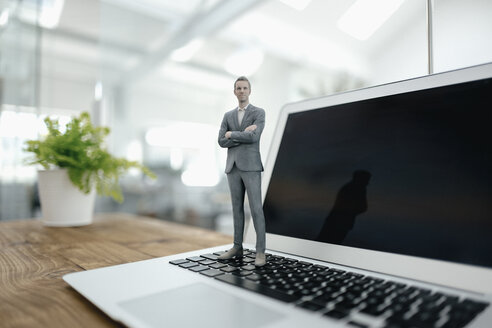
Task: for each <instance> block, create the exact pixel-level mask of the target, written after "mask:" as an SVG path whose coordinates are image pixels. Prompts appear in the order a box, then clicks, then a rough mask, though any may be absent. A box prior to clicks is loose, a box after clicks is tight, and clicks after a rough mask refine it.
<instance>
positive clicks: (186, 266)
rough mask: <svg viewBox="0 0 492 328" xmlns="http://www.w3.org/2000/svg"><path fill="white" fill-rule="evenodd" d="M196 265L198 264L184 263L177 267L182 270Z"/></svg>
mask: <svg viewBox="0 0 492 328" xmlns="http://www.w3.org/2000/svg"><path fill="white" fill-rule="evenodd" d="M197 265H198V263H196V262H186V263H183V264H180V265H179V266H180V267H182V268H185V269H188V268H191V267H194V266H197Z"/></svg>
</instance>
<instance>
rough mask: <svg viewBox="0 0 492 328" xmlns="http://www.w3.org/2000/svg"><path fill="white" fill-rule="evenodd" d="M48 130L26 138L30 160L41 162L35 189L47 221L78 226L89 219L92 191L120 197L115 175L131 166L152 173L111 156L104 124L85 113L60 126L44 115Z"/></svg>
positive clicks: (92, 208) (49, 223)
mask: <svg viewBox="0 0 492 328" xmlns="http://www.w3.org/2000/svg"><path fill="white" fill-rule="evenodd" d="M44 122H45V124H46V127H47V128H48V134H47V135H46V136H44V137H42V138H41V139H40V140H29V141H27V142H26V145H27V147H26V148H25V150H26V151H27V152H31V153H33V154H34V157H33V158H32V159H30V160H29V162H28V163H29V164H40V165H41V166H43V168H44V170H40V171H38V190H39V197H40V201H41V210H42V213H43V222H44V224H46V225H51V226H77V225H85V224H89V223H91V222H92V214H93V211H94V200H95V194H96V192H97V193H98V194H100V195H105V196H111V197H112V198H113V199H115V200H116V201H118V202H122V201H123V195H122V192H121V188H120V186H119V183H118V181H119V178H120V177H121V175H122V174H124V173H125V172H126V171H127V170H128V169H129V168H132V167H136V168H139V169H140V170H142V172H143V173H144V174H146V175H147V176H150V177H155V175H154V173H152V172H151V171H150V170H149V169H148V168H146V167H145V166H143V165H141V164H139V163H138V162H135V161H128V160H126V159H124V158H116V157H114V156H112V155H111V154H110V153H109V152H108V151H107V150H106V148H105V146H104V140H105V138H106V136H107V135H108V134H109V132H110V129H109V128H108V127H95V126H93V125H92V122H91V118H90V115H89V113H87V112H83V113H81V114H80V116H79V117H74V118H72V120H71V121H70V122H69V123H68V124H67V125H66V129H65V132H62V131H61V126H60V123H59V121H58V120H55V119H50V118H48V117H47V118H45V120H44Z"/></svg>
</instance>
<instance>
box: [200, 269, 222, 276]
mask: <svg viewBox="0 0 492 328" xmlns="http://www.w3.org/2000/svg"><path fill="white" fill-rule="evenodd" d="M200 273H201V274H203V275H205V276H207V277H217V276H220V275H222V274H224V272H222V271H219V270H215V269H208V270H204V271H200Z"/></svg>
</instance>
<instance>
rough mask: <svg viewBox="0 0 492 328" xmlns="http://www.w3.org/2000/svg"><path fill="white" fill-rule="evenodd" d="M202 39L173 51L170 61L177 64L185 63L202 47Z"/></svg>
mask: <svg viewBox="0 0 492 328" xmlns="http://www.w3.org/2000/svg"><path fill="white" fill-rule="evenodd" d="M202 45H203V39H194V40H193V41H191V42H188V44H187V45H185V46H184V47H181V48H178V49H176V50H174V51H173V52H172V54H171V59H172V60H174V61H178V62H186V61H188V60H190V59H191V57H193V55H194V54H195V53H196V52H197V51H198V50H199V49H200V48H201V47H202Z"/></svg>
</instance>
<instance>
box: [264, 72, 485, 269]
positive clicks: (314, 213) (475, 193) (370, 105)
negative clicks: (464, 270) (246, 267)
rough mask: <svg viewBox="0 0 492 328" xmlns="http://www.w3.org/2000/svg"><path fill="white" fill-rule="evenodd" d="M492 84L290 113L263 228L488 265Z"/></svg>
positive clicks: (449, 88)
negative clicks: (265, 225)
mask: <svg viewBox="0 0 492 328" xmlns="http://www.w3.org/2000/svg"><path fill="white" fill-rule="evenodd" d="M491 104H492V79H487V80H482V81H474V82H469V83H462V84H458V85H452V86H446V87H440V88H434V89H429V90H423V91H415V92H410V93H404V94H399V95H392V96H386V97H381V98H376V99H369V100H363V101H358V102H353V103H348V104H342V105H337V106H332V107H328V108H322V109H315V110H310V111H304V112H299V113H293V114H290V115H289V117H288V120H287V124H286V127H285V131H284V135H283V137H282V141H281V144H280V147H279V151H278V154H277V158H276V161H275V167H274V169H273V173H272V176H271V181H270V184H269V187H268V190H267V194H266V198H265V203H264V211H265V216H266V220H267V232H269V233H275V234H281V235H286V236H292V237H297V238H304V239H310V240H317V241H323V242H328V243H334V244H340V245H346V246H353V247H360V248H365V249H371V250H378V251H385V252H392V253H399V254H406V255H414V256H420V257H426V258H433V259H440V260H447V261H453V262H460V263H466V264H473V265H479V266H487V267H492V256H491V254H492V142H491V141H490V140H492V137H491V134H490V130H491V124H492V105H491Z"/></svg>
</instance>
